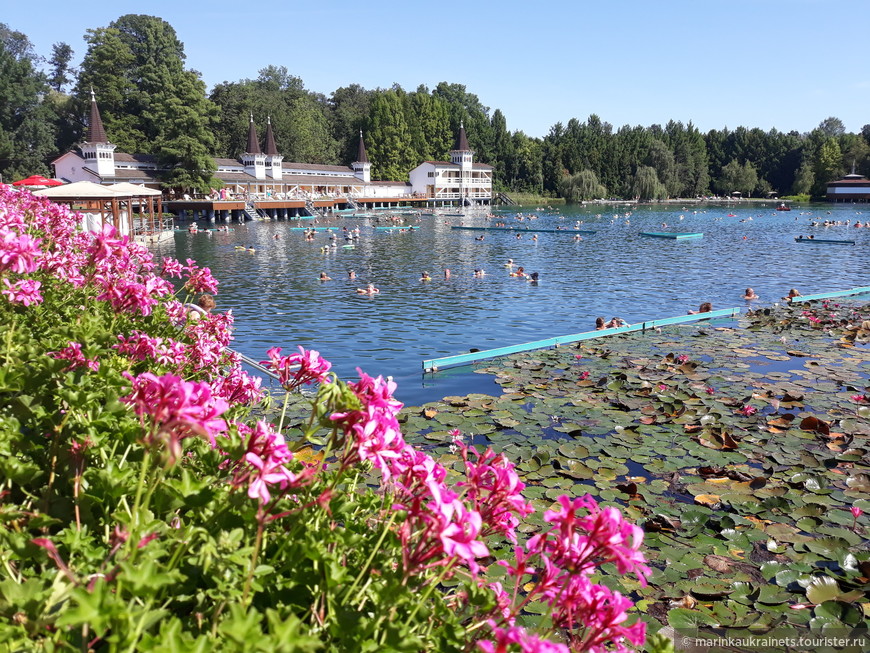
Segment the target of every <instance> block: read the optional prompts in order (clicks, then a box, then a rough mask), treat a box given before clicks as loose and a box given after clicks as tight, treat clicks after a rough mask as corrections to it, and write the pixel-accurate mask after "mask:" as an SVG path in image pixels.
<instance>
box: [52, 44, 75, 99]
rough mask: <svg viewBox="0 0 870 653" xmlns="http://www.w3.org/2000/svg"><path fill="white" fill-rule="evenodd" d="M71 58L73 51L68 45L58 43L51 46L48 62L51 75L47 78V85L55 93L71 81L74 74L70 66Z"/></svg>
mask: <svg viewBox="0 0 870 653" xmlns="http://www.w3.org/2000/svg"><path fill="white" fill-rule="evenodd" d="M72 56H73V49H72V48H71V47H70V46H69V44H68V43H64V42H63V41H60V42H59V43H55V44H54V45H52V46H51V59H49V60H48V65H49V66H51V74H50V75H49V77H48V84H49V86H51V88H53V89H54V90H55V91H58V92H61V91H63V89H64V87H65V86H66V85H67V84H69V83H70V82H71V81H72V78H71V77H70V76H71V75H73V74H75V70H74V69H73V68H72V67H71V66H70V61H71V60H72Z"/></svg>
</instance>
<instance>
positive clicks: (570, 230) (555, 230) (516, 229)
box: [450, 227, 595, 234]
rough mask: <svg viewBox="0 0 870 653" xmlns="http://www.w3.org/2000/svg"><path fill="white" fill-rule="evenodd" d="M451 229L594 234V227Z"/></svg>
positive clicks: (519, 232)
mask: <svg viewBox="0 0 870 653" xmlns="http://www.w3.org/2000/svg"><path fill="white" fill-rule="evenodd" d="M450 228H451V229H461V230H463V231H509V232H510V233H512V234H524V233H529V234H534V233H543V234H594V233H595V230H594V229H527V228H522V229H521V228H519V227H517V228H514V227H450Z"/></svg>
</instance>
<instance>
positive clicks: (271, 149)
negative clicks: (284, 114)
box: [255, 116, 278, 156]
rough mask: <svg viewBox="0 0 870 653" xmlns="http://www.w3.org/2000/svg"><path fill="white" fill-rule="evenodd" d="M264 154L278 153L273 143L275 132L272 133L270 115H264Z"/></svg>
mask: <svg viewBox="0 0 870 653" xmlns="http://www.w3.org/2000/svg"><path fill="white" fill-rule="evenodd" d="M255 138H256V136H255ZM266 154H267V155H269V156H273V155H277V154H278V147H277V146H276V145H275V134H273V133H272V118H271V117H270V116H266Z"/></svg>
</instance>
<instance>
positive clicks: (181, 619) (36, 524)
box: [0, 188, 650, 652]
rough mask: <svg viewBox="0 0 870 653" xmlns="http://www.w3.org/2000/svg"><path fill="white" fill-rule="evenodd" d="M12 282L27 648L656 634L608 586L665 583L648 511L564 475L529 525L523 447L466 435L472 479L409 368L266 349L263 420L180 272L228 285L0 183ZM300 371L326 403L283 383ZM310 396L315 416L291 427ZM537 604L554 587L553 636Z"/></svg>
mask: <svg viewBox="0 0 870 653" xmlns="http://www.w3.org/2000/svg"><path fill="white" fill-rule="evenodd" d="M160 275H165V276H166V278H164V277H163V276H160ZM0 278H2V281H3V282H4V286H5V287H6V288H7V290H8V292H7V291H4V298H3V299H2V301H0V318H2V321H3V324H4V325H6V328H5V331H4V333H3V334H2V338H0V348H2V354H3V356H4V361H5V363H4V366H3V368H2V370H0V478H2V479H4V480H3V486H2V490H0V511H2V512H0V515H2V518H3V521H4V523H5V524H6V528H5V529H4V530H3V531H2V533H0V542H2V545H0V565H2V567H3V568H4V570H5V573H4V580H2V581H0V614H2V616H3V619H2V621H0V642H2V643H3V644H4V645H6V646H8V647H9V648H10V649H11V650H25V649H27V650H30V649H42V648H45V649H51V650H55V649H62V650H68V649H71V648H75V649H80V650H90V649H93V650H99V649H106V650H115V649H122V648H123V649H127V650H158V649H159V650H206V649H208V648H213V649H215V650H242V649H244V650H282V651H314V650H319V649H331V650H373V651H374V650H396V651H421V650H437V651H472V650H480V651H484V652H489V651H492V652H495V651H508V650H520V651H568V650H575V651H585V650H588V651H605V650H626V647H628V646H640V645H642V644H643V642H644V635H645V631H644V624H643V623H642V622H640V621H638V620H636V619H633V618H631V617H629V612H630V611H631V609H632V607H633V606H632V602H631V600H630V599H628V598H626V597H624V596H622V595H621V594H620V593H619V592H616V591H614V590H611V589H609V588H608V587H607V586H605V585H603V584H599V583H598V582H597V579H598V576H599V575H600V573H601V566H602V565H605V564H607V565H613V566H614V567H615V569H616V570H617V572H618V573H621V574H632V575H634V576H636V578H637V579H638V581H640V582H641V583H645V582H646V578H647V576H648V575H649V572H650V570H649V568H648V567H647V566H646V563H645V560H644V556H643V554H642V553H641V550H640V547H641V542H642V539H643V538H642V532H641V530H640V529H639V528H638V527H637V526H634V525H632V524H629V523H628V522H626V521H625V520H624V519H623V517H622V515H621V513H620V512H619V511H618V510H617V509H615V508H612V507H601V506H599V505H598V504H597V503H596V502H595V501H594V500H593V499H592V498H591V497H589V496H586V497H582V498H575V499H570V498H569V497H567V496H562V497H560V498H559V499H558V501H557V502H556V505H555V507H554V508H553V509H552V510H549V511H547V512H546V513H545V514H544V515H543V520H544V523H545V528H544V529H543V530H542V531H540V532H539V533H538V534H536V535H535V536H534V537H532V538H531V539H529V540H528V541H527V542H520V541H519V540H518V537H517V533H518V532H528V529H526V530H523V529H522V528H521V527H522V526H523V525H524V521H525V520H526V518H527V517H529V515H530V514H531V513H532V512H533V509H532V506H531V505H530V504H529V503H528V502H527V501H526V500H525V499H524V498H523V495H522V491H523V489H524V487H525V486H524V484H523V483H522V482H521V481H520V479H519V477H518V476H517V473H516V471H515V470H514V466H513V464H512V463H511V462H510V461H509V460H508V459H507V457H505V456H504V455H503V454H497V453H495V452H494V451H492V450H491V449H486V450H484V451H482V452H480V451H478V450H477V449H475V448H474V447H470V446H466V445H465V444H464V443H463V442H462V441H461V438H460V436H461V434H459V433H458V432H457V433H456V434H455V435H456V437H457V449H458V451H459V452H460V454H461V459H462V461H463V463H464V468H465V471H464V474H460V475H459V477H458V478H454V477H453V473H452V472H448V470H447V469H446V468H445V467H444V466H443V465H442V464H441V463H440V462H439V461H437V460H435V459H433V458H432V457H431V456H429V455H427V454H426V453H424V452H422V451H419V450H416V449H414V448H413V447H411V446H410V445H408V444H407V443H406V442H405V440H404V438H403V435H402V432H401V429H400V427H399V422H398V414H399V411H400V410H401V408H402V405H401V403H399V402H398V401H397V400H396V399H395V398H394V396H393V393H394V391H395V384H394V383H392V382H391V381H389V380H384V379H383V378H380V377H378V378H372V377H370V376H368V375H366V374H365V373H363V372H361V371H360V373H359V380H357V381H354V382H349V383H345V382H342V381H339V380H337V379H336V378H335V377H334V375H333V374H332V373H331V372H330V364H329V363H328V362H327V361H325V360H323V359H322V358H321V357H320V355H319V354H318V353H317V352H315V351H310V350H309V351H306V350H303V349H301V348H300V350H299V352H298V353H294V354H291V355H289V356H281V350H280V349H277V348H275V349H271V350H269V352H268V360H267V361H264V363H265V364H266V365H268V366H269V367H270V368H271V369H272V370H274V372H275V373H276V374H277V375H278V377H279V378H280V379H281V383H282V385H283V386H284V388H285V389H286V392H285V395H284V406H283V409H282V411H281V414H280V418H279V419H278V423H277V425H276V424H273V423H269V421H268V420H264V419H260V420H258V419H256V418H255V417H254V414H255V413H254V408H256V409H257V410H260V411H261V410H262V409H263V408H264V406H265V404H258V402H260V401H261V400H262V399H264V396H263V393H262V392H261V390H260V388H259V381H258V380H255V379H252V378H251V377H249V376H248V375H247V374H245V372H244V371H243V370H242V369H241V368H240V365H239V358H238V356H237V355H236V354H234V353H233V352H232V351H231V350H229V349H228V348H227V346H228V344H229V343H230V342H231V340H232V336H231V328H232V315H230V314H227V315H208V316H204V317H202V319H200V320H197V321H195V322H190V323H188V322H186V321H185V319H184V311H183V307H182V305H181V303H180V302H179V300H178V299H177V298H176V296H175V291H174V287H173V285H172V284H171V283H170V281H169V280H168V279H171V278H175V279H178V280H179V282H178V287H179V292H180V293H186V292H188V291H191V292H201V291H209V292H215V291H216V290H217V282H216V281H215V280H214V279H213V277H212V276H211V273H210V272H209V270H208V269H207V268H199V267H197V266H196V264H195V262H193V261H187V264H186V265H182V264H181V263H179V262H178V261H175V260H173V259H164V260H163V261H162V262H161V263H160V264H158V263H156V262H155V261H154V260H153V258H152V255H151V254H150V253H149V252H148V251H147V250H146V249H144V248H142V247H140V246H138V245H135V244H133V243H130V242H129V241H127V240H126V239H125V238H118V237H117V236H116V235H115V234H114V232H113V231H112V230H111V229H106V230H104V231H103V232H101V233H97V234H84V233H81V232H79V231H78V230H77V227H76V218H75V216H74V215H71V214H70V213H69V212H68V211H66V210H65V209H63V208H60V207H57V206H55V205H52V204H49V203H47V202H46V201H44V200H39V199H36V198H33V197H32V196H31V195H29V194H28V193H26V192H22V193H18V192H12V191H9V190H5V189H2V188H0ZM13 288H14V289H15V290H13ZM180 307H181V308H180ZM305 385H313V386H315V387H316V388H317V389H316V393H315V394H313V395H312V396H311V397H310V398H308V399H306V398H304V397H303V396H302V395H300V394H299V393H293V392H290V391H291V390H296V389H298V388H300V387H301V386H305ZM291 401H293V402H299V401H308V402H309V403H310V406H311V418H310V420H309V421H308V422H307V423H305V424H302V425H293V426H292V427H289V428H285V424H284V422H285V416H286V410H287V406H288V403H289V402H291ZM505 541H509V542H511V543H512V544H513V547H512V554H511V555H509V556H505V555H504V553H505V551H508V550H511V549H508V548H507V547H506V546H505ZM497 557H501V558H502V559H501V560H496V558H497ZM495 570H499V571H501V573H500V574H498V575H497V577H498V578H501V579H502V580H501V581H498V580H496V579H495V578H496V575H495V574H494V573H493V572H494V571H495ZM505 570H506V573H504V572H505ZM503 583H504V584H503ZM531 602H538V603H542V604H544V605H546V606H547V607H546V610H545V611H544V612H545V613H546V616H545V618H544V620H543V621H542V622H541V623H540V624H539V627H538V628H536V629H535V630H534V631H532V630H527V628H526V627H525V626H526V625H527V624H526V621H525V620H526V617H527V614H526V613H525V612H524V609H525V608H526V607H527V606H528V605H529V604H530V603H531Z"/></svg>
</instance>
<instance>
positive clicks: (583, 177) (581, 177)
mask: <svg viewBox="0 0 870 653" xmlns="http://www.w3.org/2000/svg"><path fill="white" fill-rule="evenodd" d="M559 192H560V194H561V195H562V197H564V198H565V199H566V200H567V201H569V202H582V201H585V200H592V199H596V198H601V197H605V196H606V195H607V189H606V188H605V187H604V186H603V185H602V184H601V183H600V182H599V181H598V176H597V175H596V174H595V173H594V172H592V171H591V170H581V171H580V172H578V173H576V174H573V175H565V176H564V177H563V178H562V183H561V185H560V189H559Z"/></svg>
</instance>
